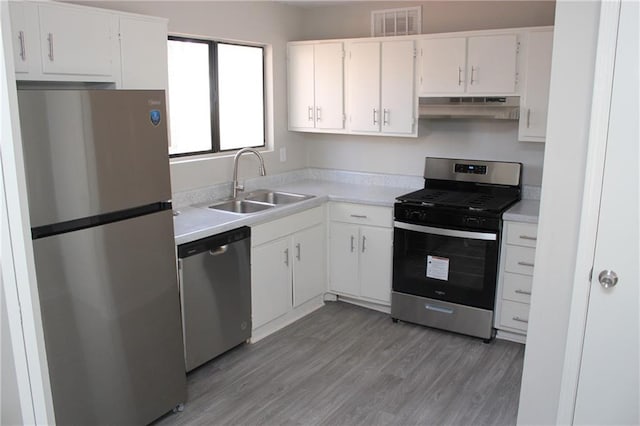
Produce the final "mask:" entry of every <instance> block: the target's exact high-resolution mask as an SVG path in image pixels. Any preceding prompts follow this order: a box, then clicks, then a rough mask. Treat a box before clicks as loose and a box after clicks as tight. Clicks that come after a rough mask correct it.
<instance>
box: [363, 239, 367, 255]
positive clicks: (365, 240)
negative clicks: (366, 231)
mask: <svg viewBox="0 0 640 426" xmlns="http://www.w3.org/2000/svg"><path fill="white" fill-rule="evenodd" d="M366 242H367V237H365V236H364V235H363V236H362V252H363V253H364V251H365V250H366V248H365V243H366Z"/></svg>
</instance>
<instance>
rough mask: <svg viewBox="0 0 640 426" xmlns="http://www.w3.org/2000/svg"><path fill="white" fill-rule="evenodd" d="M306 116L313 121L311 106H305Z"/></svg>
mask: <svg viewBox="0 0 640 426" xmlns="http://www.w3.org/2000/svg"><path fill="white" fill-rule="evenodd" d="M307 118H308V119H309V121H313V107H312V106H310V107H308V108H307Z"/></svg>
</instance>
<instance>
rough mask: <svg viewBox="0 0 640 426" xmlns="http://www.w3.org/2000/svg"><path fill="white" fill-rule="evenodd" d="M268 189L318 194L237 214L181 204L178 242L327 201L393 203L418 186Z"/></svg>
mask: <svg viewBox="0 0 640 426" xmlns="http://www.w3.org/2000/svg"><path fill="white" fill-rule="evenodd" d="M266 189H270V190H276V191H284V192H295V193H298V194H305V195H315V198H311V199H309V200H305V201H301V202H298V203H294V204H288V205H282V206H277V207H273V208H271V209H267V210H264V211H262V212H258V213H253V214H235V213H228V212H222V211H219V210H213V209H209V208H207V206H208V205H210V204H213V202H210V203H205V204H202V205H197V206H189V207H184V208H180V209H177V210H178V211H180V214H179V215H178V216H174V218H173V219H174V220H173V224H174V235H175V242H176V244H177V245H179V244H184V243H188V242H191V241H195V240H198V239H200V238H205V237H209V236H211V235H215V234H219V233H221V232H225V231H229V230H231V229H235V228H238V227H241V226H251V225H257V224H259V223H263V222H269V221H272V220H275V219H278V218H281V217H284V216H288V215H290V214H293V213H297V212H300V211H303V210H307V209H310V208H313V207H316V206H319V205H321V204H323V203H324V202H326V201H341V202H352V203H360V204H370V205H376V206H386V207H393V203H394V201H395V198H396V197H398V196H400V195H402V194H406V193H407V192H411V191H414V190H416V189H418V188H398V187H389V186H372V185H359V184H347V183H340V182H332V181H322V180H310V179H308V180H301V181H298V182H291V183H287V184H282V185H278V186H273V187H269V188H266Z"/></svg>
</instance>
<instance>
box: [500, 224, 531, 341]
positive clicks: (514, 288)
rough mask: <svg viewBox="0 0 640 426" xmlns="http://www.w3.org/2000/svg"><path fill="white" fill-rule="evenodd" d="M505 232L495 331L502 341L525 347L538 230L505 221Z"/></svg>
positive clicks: (528, 225)
mask: <svg viewBox="0 0 640 426" xmlns="http://www.w3.org/2000/svg"><path fill="white" fill-rule="evenodd" d="M504 230H505V233H504V235H503V238H502V251H501V254H500V275H499V278H498V291H497V293H496V313H495V314H496V317H495V327H496V328H497V329H498V337H502V338H505V339H508V340H515V341H519V342H522V343H524V341H525V339H526V334H527V327H528V324H529V303H530V301H531V283H532V281H533V267H534V258H535V247H536V235H537V232H538V226H537V225H536V224H531V223H520V222H511V221H505V222H504Z"/></svg>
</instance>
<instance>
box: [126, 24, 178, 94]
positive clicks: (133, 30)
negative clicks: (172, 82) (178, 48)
mask: <svg viewBox="0 0 640 426" xmlns="http://www.w3.org/2000/svg"><path fill="white" fill-rule="evenodd" d="M120 38H121V40H120V56H121V62H122V63H121V66H122V89H158V90H167V88H168V81H167V80H168V78H169V77H168V72H169V71H168V69H167V23H166V21H161V20H158V21H151V20H146V19H136V18H129V17H126V18H124V17H122V18H120Z"/></svg>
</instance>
